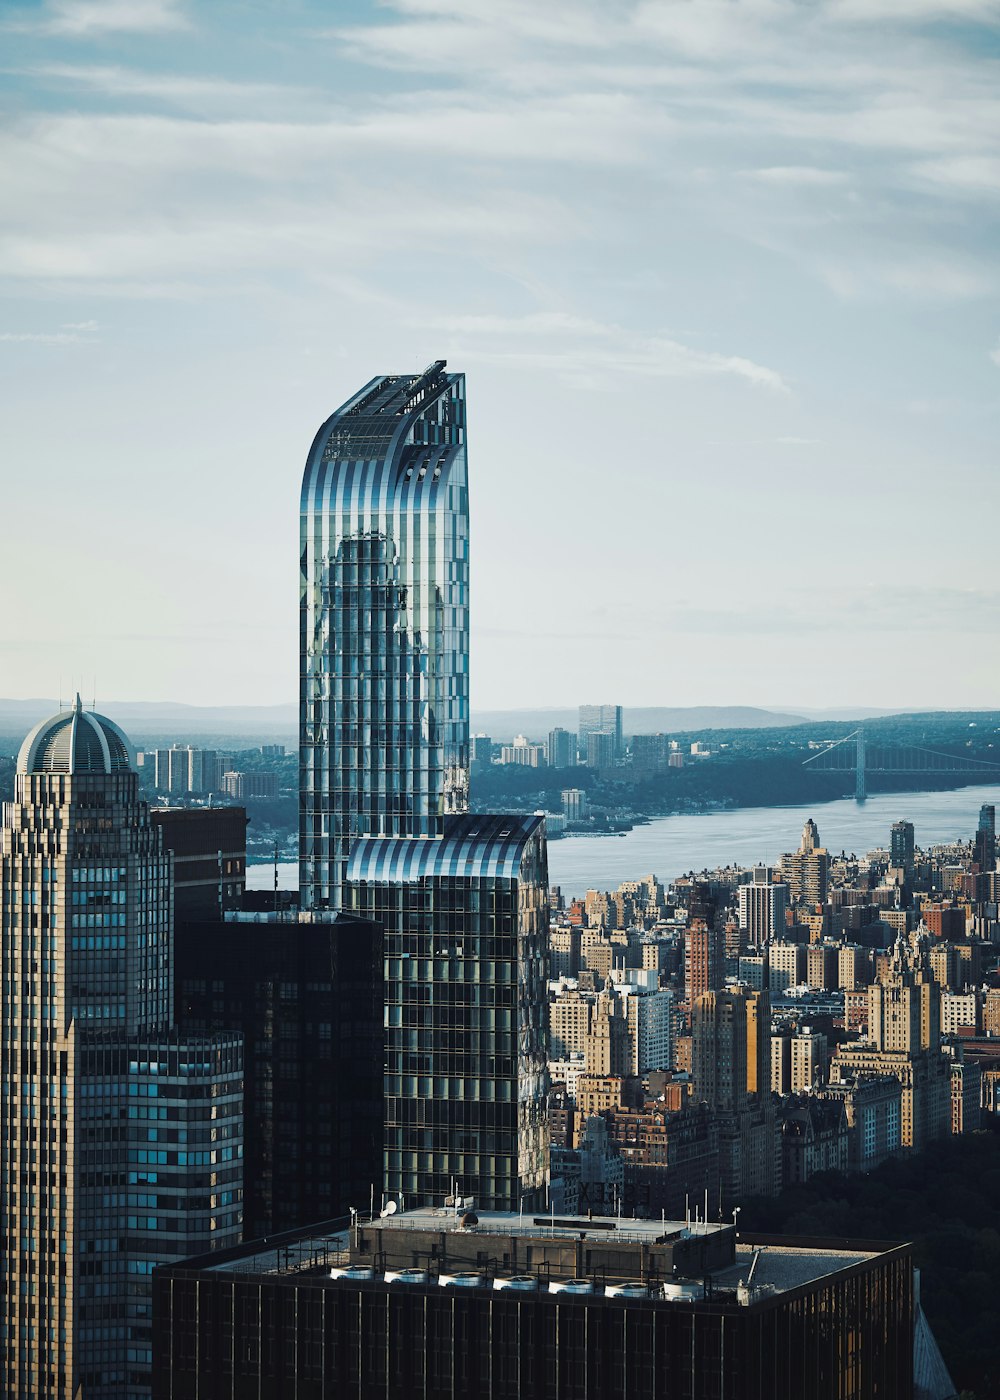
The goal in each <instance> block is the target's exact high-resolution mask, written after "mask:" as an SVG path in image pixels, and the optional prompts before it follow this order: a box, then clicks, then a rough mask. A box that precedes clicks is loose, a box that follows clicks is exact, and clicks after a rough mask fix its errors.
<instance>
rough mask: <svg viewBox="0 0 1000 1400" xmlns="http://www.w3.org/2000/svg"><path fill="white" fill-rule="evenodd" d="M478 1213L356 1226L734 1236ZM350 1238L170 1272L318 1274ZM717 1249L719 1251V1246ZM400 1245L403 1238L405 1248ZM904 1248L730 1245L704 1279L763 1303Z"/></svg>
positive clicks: (343, 1233) (285, 1242)
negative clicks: (745, 1291)
mask: <svg viewBox="0 0 1000 1400" xmlns="http://www.w3.org/2000/svg"><path fill="white" fill-rule="evenodd" d="M475 1214H476V1217H477V1220H476V1223H475V1224H473V1225H471V1226H469V1225H463V1224H462V1217H461V1216H460V1215H459V1214H458V1213H457V1212H456V1211H455V1209H454V1208H442V1207H429V1208H425V1209H417V1210H410V1211H405V1212H400V1213H398V1214H393V1215H387V1216H384V1217H381V1218H379V1217H375V1218H374V1219H373V1220H371V1221H368V1220H366V1219H360V1220H359V1221H358V1225H359V1227H360V1228H361V1229H362V1230H363V1231H364V1232H366V1233H369V1234H370V1233H371V1232H372V1231H385V1232H387V1233H391V1234H393V1235H400V1236H405V1234H406V1233H407V1232H410V1233H413V1234H414V1235H415V1236H416V1235H420V1236H425V1235H426V1234H427V1233H428V1232H431V1233H436V1234H440V1233H441V1232H446V1233H454V1234H456V1235H457V1236H460V1237H461V1238H462V1239H463V1240H465V1241H468V1242H470V1243H471V1241H472V1240H473V1239H480V1240H482V1241H483V1242H484V1244H485V1243H486V1241H487V1240H489V1239H497V1238H499V1239H503V1240H508V1241H512V1240H519V1239H523V1240H525V1241H533V1242H535V1243H536V1244H538V1243H541V1244H544V1243H545V1242H546V1241H552V1242H560V1241H563V1242H566V1243H567V1244H568V1243H571V1242H572V1243H575V1242H579V1241H581V1240H583V1241H587V1242H592V1243H597V1244H600V1245H604V1246H611V1247H612V1248H622V1249H624V1250H626V1251H628V1250H629V1248H630V1247H631V1248H632V1249H634V1250H635V1253H636V1257H637V1259H638V1257H639V1255H640V1254H641V1253H642V1249H641V1247H642V1246H644V1245H645V1246H654V1245H658V1244H663V1243H664V1242H668V1241H678V1240H681V1241H689V1240H690V1241H694V1240H697V1239H698V1238H703V1239H706V1242H708V1241H709V1240H710V1239H711V1237H713V1236H714V1237H715V1238H716V1239H719V1237H720V1236H721V1235H722V1234H723V1233H727V1234H729V1235H730V1237H731V1236H732V1234H733V1230H734V1227H733V1225H732V1224H731V1223H730V1222H711V1221H710V1222H708V1224H703V1223H702V1222H700V1221H699V1222H698V1223H688V1222H685V1221H683V1220H663V1219H660V1220H634V1219H628V1218H620V1217H615V1216H594V1217H592V1218H591V1217H580V1218H578V1217H561V1216H558V1215H555V1216H553V1215H551V1214H550V1215H549V1216H536V1215H534V1214H528V1213H525V1214H524V1215H514V1214H507V1213H500V1212H491V1211H482V1212H480V1211H477V1212H476V1213H475ZM337 1223H339V1222H337ZM351 1236H352V1230H351V1228H344V1229H330V1230H327V1229H319V1230H315V1231H309V1230H304V1231H301V1232H295V1233H293V1234H290V1235H286V1236H283V1237H281V1238H280V1239H277V1240H275V1241H274V1242H273V1243H272V1242H270V1241H267V1240H258V1241H256V1242H253V1243H248V1244H246V1245H242V1246H239V1247H237V1248H236V1249H232V1250H226V1251H225V1252H224V1254H222V1255H221V1256H220V1255H203V1256H201V1257H200V1258H199V1259H197V1260H192V1261H190V1262H189V1263H188V1264H187V1265H184V1264H180V1265H175V1266H173V1267H182V1268H183V1267H195V1268H200V1269H205V1270H209V1271H217V1272H224V1273H238V1274H244V1275H246V1274H252V1275H262V1274H279V1275H291V1274H301V1273H310V1274H315V1273H317V1272H326V1271H327V1270H328V1269H329V1268H331V1267H334V1266H338V1265H344V1264H346V1263H347V1262H348V1261H349V1260H350V1258H351V1255H352V1248H351ZM719 1242H720V1244H721V1240H720V1241H719ZM456 1243H457V1241H456ZM403 1244H404V1240H403V1239H402V1238H401V1239H400V1245H403ZM899 1247H900V1246H897V1245H895V1244H891V1243H888V1244H883V1243H881V1242H879V1243H874V1242H873V1243H868V1242H858V1241H851V1240H844V1241H839V1240H835V1241H829V1240H805V1239H798V1238H795V1237H792V1236H789V1237H787V1239H786V1238H784V1237H780V1236H759V1237H755V1236H747V1237H743V1238H739V1237H738V1238H737V1240H736V1241H735V1249H733V1248H732V1245H731V1246H730V1251H731V1252H730V1253H729V1257H728V1260H727V1261H726V1263H725V1264H724V1265H723V1264H717V1265H716V1266H714V1267H712V1266H709V1267H708V1268H707V1269H706V1270H705V1271H704V1273H701V1274H700V1275H699V1277H700V1278H707V1279H708V1280H709V1281H710V1284H709V1286H710V1291H711V1293H713V1294H716V1293H717V1294H718V1295H719V1296H717V1301H719V1302H725V1301H727V1299H728V1298H730V1297H731V1296H734V1295H735V1291H736V1289H737V1287H738V1286H739V1285H741V1284H745V1283H746V1282H747V1280H748V1279H749V1278H750V1277H751V1275H750V1270H751V1266H753V1274H752V1287H753V1290H754V1296H755V1298H763V1297H765V1296H767V1295H773V1294H776V1293H785V1292H789V1291H791V1290H793V1289H797V1288H802V1287H805V1286H807V1285H809V1284H814V1283H817V1282H818V1281H819V1280H820V1279H823V1278H827V1277H828V1276H830V1275H832V1274H837V1273H840V1272H841V1271H842V1270H845V1269H850V1268H853V1267H854V1266H856V1265H859V1264H864V1263H867V1262H868V1261H870V1260H873V1259H876V1258H878V1257H879V1256H880V1255H882V1254H885V1253H887V1252H889V1251H892V1250H894V1249H896V1248H899ZM713 1252H714V1251H713ZM755 1260H756V1263H755V1262H754V1261H755ZM449 1267H450V1266H449ZM510 1272H511V1270H502V1269H499V1270H497V1271H496V1273H497V1276H500V1277H502V1276H504V1274H505V1273H510ZM513 1272H518V1270H514V1271H513ZM637 1272H638V1271H636V1273H637ZM377 1279H378V1275H376V1281H377Z"/></svg>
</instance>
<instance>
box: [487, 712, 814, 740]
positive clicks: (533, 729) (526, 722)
mask: <svg viewBox="0 0 1000 1400" xmlns="http://www.w3.org/2000/svg"><path fill="white" fill-rule="evenodd" d="M578 719H579V713H578V711H577V710H576V709H572V710H555V709H553V710H473V712H472V732H473V733H474V734H479V733H482V734H488V735H489V736H490V738H491V739H497V740H502V739H510V738H513V736H514V735H515V734H524V735H526V736H527V737H528V738H529V739H536V740H539V739H543V738H544V737H545V736H546V735H547V734H548V732H549V730H550V729H556V728H560V729H568V730H570V731H571V733H573V734H575V733H576V726H577V721H578ZM806 723H808V721H807V720H806V718H805V716H804V715H793V714H787V713H786V714H779V713H778V712H777V711H776V710H759V709H757V708H755V707H754V706H752V705H696V706H692V707H691V708H688V709H676V708H675V709H672V708H668V707H665V706H661V705H649V706H631V705H626V706H625V708H624V712H623V714H622V728H623V729H624V731H625V733H626V734H679V733H686V732H688V731H690V730H694V729H777V728H781V727H782V726H787V725H789V724H806Z"/></svg>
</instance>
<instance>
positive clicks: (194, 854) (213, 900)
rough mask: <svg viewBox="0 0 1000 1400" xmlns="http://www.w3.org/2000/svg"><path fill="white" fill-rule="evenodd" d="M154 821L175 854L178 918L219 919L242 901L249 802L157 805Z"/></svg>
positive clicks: (165, 843) (168, 846)
mask: <svg viewBox="0 0 1000 1400" xmlns="http://www.w3.org/2000/svg"><path fill="white" fill-rule="evenodd" d="M149 815H150V817H151V819H152V822H153V825H154V826H158V827H159V828H160V830H161V831H162V832H163V844H164V846H165V847H166V849H167V850H168V851H171V852H172V853H173V857H174V919H175V921H176V922H177V923H178V924H179V923H180V922H181V921H182V920H183V919H214V918H221V917H222V915H223V914H225V913H226V911H227V910H230V909H239V908H240V907H241V905H242V903H243V895H244V893H245V891H246V879H247V813H246V808H245V807H154V808H153V809H152V811H151V812H150V814H149Z"/></svg>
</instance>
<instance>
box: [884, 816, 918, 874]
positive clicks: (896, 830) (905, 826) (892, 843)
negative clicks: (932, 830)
mask: <svg viewBox="0 0 1000 1400" xmlns="http://www.w3.org/2000/svg"><path fill="white" fill-rule="evenodd" d="M914 851H915V846H914V839H913V823H912V822H907V821H898V822H893V824H892V826H891V828H890V830H889V864H890V865H891V866H893V867H894V868H895V869H897V870H905V871H906V873H907V875H912V874H913V861H914Z"/></svg>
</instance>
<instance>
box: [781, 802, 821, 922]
mask: <svg viewBox="0 0 1000 1400" xmlns="http://www.w3.org/2000/svg"><path fill="white" fill-rule="evenodd" d="M781 875H782V879H783V880H784V881H785V883H786V884H787V886H788V892H789V894H790V896H791V899H792V903H793V904H801V903H805V904H812V905H815V904H822V903H823V902H824V901H825V899H826V892H827V886H828V885H829V881H830V853H829V851H827V850H826V849H825V848H824V847H823V846H821V845H820V844H819V831H818V830H817V829H816V823H815V822H814V821H813V819H812V817H810V818H809V820H808V821H807V822H806V824H805V826H804V827H803V828H802V841H801V843H800V845H799V849H798V850H797V851H790V852H787V853H786V854H785V855H783V856H782V857H781Z"/></svg>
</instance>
